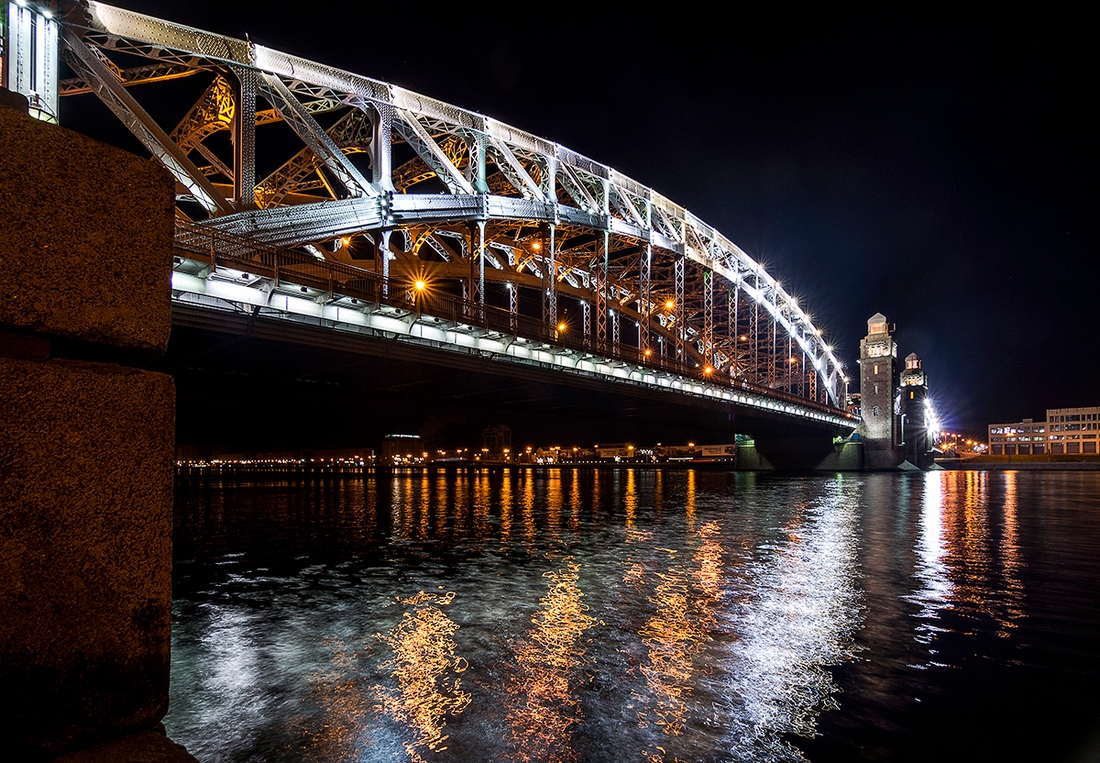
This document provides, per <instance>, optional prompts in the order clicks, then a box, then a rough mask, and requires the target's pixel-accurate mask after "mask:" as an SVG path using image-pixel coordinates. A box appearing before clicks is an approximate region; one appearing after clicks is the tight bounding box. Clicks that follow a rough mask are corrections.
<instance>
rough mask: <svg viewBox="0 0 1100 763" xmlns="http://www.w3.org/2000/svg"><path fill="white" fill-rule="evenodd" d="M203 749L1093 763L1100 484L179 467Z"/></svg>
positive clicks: (180, 707)
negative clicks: (257, 474) (322, 474)
mask: <svg viewBox="0 0 1100 763" xmlns="http://www.w3.org/2000/svg"><path fill="white" fill-rule="evenodd" d="M175 533H176V538H175V544H176V545H175V556H176V568H175V597H176V599H175V610H174V625H173V628H174V632H173V641H172V696H171V703H172V704H171V711H170V713H169V715H168V717H167V719H166V720H165V724H166V726H167V728H168V731H169V734H170V735H171V736H172V737H173V738H174V739H176V740H177V741H179V742H182V743H183V744H185V745H187V747H188V748H189V749H190V750H191V752H192V753H193V754H195V755H196V756H197V757H198V758H199V759H200V760H202V761H208V762H209V763H215V762H217V761H299V760H302V761H402V760H412V761H421V760H423V761H439V762H440V763H444V762H449V761H497V760H499V761H571V760H576V761H599V762H602V761H643V762H644V761H802V760H810V761H814V763H823V762H824V761H849V760H890V761H895V760H899V761H918V760H921V761H926V760H927V761H954V760H959V761H962V760H967V761H982V760H1005V761H1011V760H1036V761H1061V760H1068V761H1091V760H1096V759H1097V758H1098V757H1100V473H1095V472H1092V473H1089V472H1062V473H1033V472H1004V473H998V472H934V473H928V474H915V475H911V474H910V475H900V474H899V475H885V474H883V475H875V474H870V475H851V474H849V475H828V476H806V477H789V476H787V477H779V476H761V475H752V474H724V473H711V472H705V473H697V472H692V471H686V472H668V473H662V472H656V471H642V470H622V471H611V470H608V471H596V472H576V473H574V472H572V471H568V470H562V471H558V470H542V471H516V472H488V471H460V472H450V473H444V472H438V473H436V472H432V473H414V474H405V475H396V476H393V477H378V478H376V477H374V476H366V477H364V476H344V477H327V478H312V479H311V478H300V479H290V480H285V481H277V480H271V479H263V480H261V479H256V480H246V479H223V478H211V479H197V480H191V481H180V482H179V483H178V486H177V495H176V530H175Z"/></svg>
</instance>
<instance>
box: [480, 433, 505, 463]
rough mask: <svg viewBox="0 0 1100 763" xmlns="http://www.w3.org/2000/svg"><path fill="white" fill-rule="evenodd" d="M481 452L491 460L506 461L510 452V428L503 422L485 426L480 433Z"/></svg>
mask: <svg viewBox="0 0 1100 763" xmlns="http://www.w3.org/2000/svg"><path fill="white" fill-rule="evenodd" d="M481 438H482V448H481V452H482V453H483V454H484V455H485V456H486V457H487V458H489V459H491V460H493V461H507V460H509V456H510V454H511V453H512V430H511V428H510V427H508V426H506V425H504V424H494V425H493V426H491V427H486V428H485V429H484V430H483V431H482V433H481Z"/></svg>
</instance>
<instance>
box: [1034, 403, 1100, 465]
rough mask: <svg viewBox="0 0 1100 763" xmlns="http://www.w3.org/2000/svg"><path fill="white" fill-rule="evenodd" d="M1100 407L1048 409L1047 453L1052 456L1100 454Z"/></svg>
mask: <svg viewBox="0 0 1100 763" xmlns="http://www.w3.org/2000/svg"><path fill="white" fill-rule="evenodd" d="M1098 435H1100V406H1093V407H1092V408H1048V409H1047V451H1048V452H1049V453H1051V454H1059V453H1065V454H1066V455H1072V454H1078V453H1080V454H1089V455H1093V454H1096V453H1097V452H1100V450H1098V448H1097V443H1098V442H1100V437H1098Z"/></svg>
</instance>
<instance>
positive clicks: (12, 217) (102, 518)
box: [0, 88, 194, 763]
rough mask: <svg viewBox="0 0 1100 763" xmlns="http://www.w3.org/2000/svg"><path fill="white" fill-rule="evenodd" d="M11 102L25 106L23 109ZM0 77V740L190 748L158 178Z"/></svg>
mask: <svg viewBox="0 0 1100 763" xmlns="http://www.w3.org/2000/svg"><path fill="white" fill-rule="evenodd" d="M20 107H22V108H20ZM26 111H27V109H26V102H25V100H23V101H22V102H21V99H20V97H19V96H15V95H14V94H12V93H9V92H7V91H4V90H3V89H2V88H0V135H3V136H4V151H2V152H0V197H2V199H3V202H2V203H3V205H4V214H3V217H2V218H0V262H3V267H2V268H0V410H2V411H3V414H2V415H0V525H2V526H3V528H4V532H3V535H2V537H0V612H2V613H3V616H2V617H0V687H3V692H2V699H0V702H2V703H3V707H2V708H0V739H2V740H3V742H2V744H3V749H5V750H7V754H8V756H9V758H8V759H11V760H31V761H34V760H47V759H53V758H54V756H57V755H61V757H60V758H56V759H57V760H64V761H65V762H66V763H80V762H81V761H84V762H85V763H86V762H88V761H98V760H112V761H121V762H123V763H125V761H136V760H158V761H165V762H167V763H171V761H192V762H193V761H194V759H193V758H192V757H191V756H190V755H188V754H187V753H186V751H184V750H183V748H182V747H180V746H178V745H175V744H174V743H172V742H171V741H170V740H168V739H167V738H166V737H165V736H164V734H163V727H162V726H160V721H161V719H162V718H163V717H164V714H165V712H166V711H167V708H168V673H169V646H170V641H169V636H170V627H171V569H172V548H171V530H172V452H173V440H174V407H175V389H174V386H173V382H172V379H171V378H170V377H169V376H167V375H165V374H158V373H152V372H149V371H144V370H140V369H138V368H136V367H135V363H137V362H138V361H139V360H140V359H141V358H146V357H150V356H155V355H156V354H159V353H161V352H163V351H164V348H165V346H166V344H167V341H168V333H169V330H170V327H171V318H170V307H169V279H170V271H171V256H172V232H173V197H174V182H173V180H172V178H171V177H170V176H169V175H168V174H167V172H165V171H164V170H163V169H162V168H160V167H158V166H156V165H155V164H153V163H152V162H150V161H147V160H142V159H139V158H138V157H136V156H133V155H131V154H129V153H126V152H124V151H121V150H119V149H114V148H110V147H108V146H105V145H102V144H99V143H97V142H96V141H93V140H90V139H88V138H85V137H82V136H80V135H77V134H75V133H71V132H69V131H67V130H64V129H62V128H60V127H56V126H53V125H49V124H46V123H44V122H41V121H38V120H35V119H32V118H31V117H30V116H28V115H27V113H26Z"/></svg>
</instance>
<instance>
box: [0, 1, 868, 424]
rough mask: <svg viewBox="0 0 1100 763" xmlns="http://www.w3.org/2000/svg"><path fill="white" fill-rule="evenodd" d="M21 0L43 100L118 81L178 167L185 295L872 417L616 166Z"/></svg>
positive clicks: (142, 130)
mask: <svg viewBox="0 0 1100 763" xmlns="http://www.w3.org/2000/svg"><path fill="white" fill-rule="evenodd" d="M46 5H50V6H52V8H53V9H52V11H51V10H50V9H49V8H47V7H46ZM7 13H8V15H7V25H8V29H7V30H6V34H7V41H8V42H7V47H6V49H5V51H4V55H5V62H4V76H5V78H6V81H7V84H8V86H9V88H10V89H13V90H17V91H19V92H23V93H24V94H27V95H28V96H29V98H30V100H31V105H32V112H34V113H36V115H38V116H39V117H40V118H44V119H47V120H53V121H56V119H57V115H58V99H59V98H62V97H65V98H68V97H73V98H78V97H82V96H83V97H97V98H98V99H99V100H100V101H102V103H103V104H105V105H106V106H107V108H108V109H110V111H111V112H113V114H114V115H115V116H116V117H117V118H118V120H119V121H120V122H121V123H122V124H123V125H125V127H126V128H128V130H129V131H130V132H131V133H132V134H133V136H134V137H136V138H137V140H139V141H140V142H141V143H142V144H143V145H144V146H145V148H146V149H147V150H148V151H149V152H150V153H151V154H152V156H153V157H155V158H156V159H157V160H159V161H160V162H161V163H162V164H163V165H164V166H165V167H166V168H167V169H168V170H169V171H170V172H171V173H172V175H173V176H174V177H175V179H176V181H177V208H176V212H177V235H176V250H177V251H176V254H177V256H176V260H175V262H176V265H175V273H174V275H173V299H174V300H175V301H176V303H178V304H180V305H191V306H199V307H208V308H213V309H223V310H224V309H231V310H237V311H250V312H251V313H252V315H253V316H256V315H262V316H274V317H282V318H285V319H287V320H294V321H322V322H324V321H328V322H329V323H331V324H332V325H333V326H334V327H335V328H345V329H355V330H363V331H374V332H381V333H382V334H385V335H386V336H391V335H392V336H394V337H403V338H405V339H408V340H416V341H423V342H434V343H437V344H440V345H452V346H456V347H460V348H461V347H466V348H473V349H475V350H477V351H479V352H482V353H483V354H484V353H488V354H494V353H495V354H497V355H499V356H500V357H501V358H502V359H504V360H511V361H516V362H538V363H543V364H550V365H552V366H556V367H560V368H561V369H562V370H564V371H571V372H583V373H596V374H601V373H602V374H605V375H607V376H608V377H609V378H611V377H619V378H621V379H627V380H633V381H635V382H637V383H639V384H651V385H655V386H665V387H671V388H674V389H679V390H682V391H683V392H684V393H685V394H696V395H705V396H711V397H720V398H725V399H728V400H730V401H732V402H734V403H736V404H740V405H747V406H755V407H757V408H768V409H772V410H778V411H780V412H782V413H784V414H787V415H791V416H795V417H799V418H803V419H806V418H809V419H815V420H818V421H819V422H821V423H826V424H828V425H829V426H832V427H834V428H836V429H838V430H839V429H847V430H850V429H851V428H853V427H854V425H855V420H854V419H852V418H851V417H849V416H848V415H847V414H845V413H844V412H843V410H842V409H843V403H844V397H845V389H846V382H847V379H846V378H845V375H844V372H843V370H842V365H841V363H840V362H839V361H838V359H837V357H836V355H835V354H834V352H833V350H832V348H831V347H830V346H829V345H828V344H827V342H826V340H825V339H824V338H823V336H822V332H821V331H820V330H819V329H818V328H816V327H815V326H814V324H813V323H812V321H811V319H810V316H809V315H808V314H807V312H806V311H805V310H804V309H803V307H802V306H801V305H800V304H799V303H798V301H797V299H796V298H795V297H793V296H792V295H790V294H789V293H788V292H786V291H785V290H784V289H783V287H782V286H781V285H780V282H779V281H777V280H776V278H775V277H773V276H772V275H771V274H769V273H768V272H767V271H766V270H765V269H764V267H763V266H762V265H761V264H760V263H759V262H758V261H756V260H754V259H753V258H752V257H750V256H749V255H748V254H746V253H745V252H744V251H742V250H741V249H740V248H739V247H737V246H736V245H735V244H734V243H733V242H731V241H730V240H729V239H728V238H726V237H725V236H724V235H722V234H721V233H720V232H719V231H717V230H715V229H714V228H713V227H712V226H710V225H707V224H706V223H705V222H703V221H702V220H700V219H699V218H697V217H696V216H695V215H693V214H692V213H691V212H689V211H688V210H686V209H684V208H683V207H680V206H678V205H676V204H675V203H673V202H672V201H670V200H668V199H666V198H665V197H663V196H661V195H660V194H658V193H657V192H655V191H653V190H652V189H650V188H647V187H645V186H643V185H642V184H640V183H638V182H636V181H634V180H632V179H631V178H629V177H627V176H625V175H623V174H621V173H619V172H617V171H615V170H614V169H612V168H611V167H608V166H606V165H603V164H600V163H598V162H596V161H593V160H591V159H588V158H587V157H584V156H582V155H580V154H578V153H576V152H574V151H571V150H569V149H567V148H565V147H564V146H561V145H558V144H556V143H553V142H550V141H547V140H544V139H542V138H539V137H537V136H535V135H532V134H530V133H527V132H524V131H522V130H518V129H516V128H513V127H510V126H508V125H506V124H503V123H501V122H498V121H496V120H494V119H492V118H490V117H487V116H484V115H481V114H476V113H473V112H470V111H466V110H463V109H461V108H458V107H455V106H452V105H449V104H447V103H443V102H441V101H438V100H435V99H432V98H428V97H425V96H422V95H419V94H417V93H414V92H410V91H408V90H404V89H402V88H400V87H398V86H396V85H392V84H386V83H383V82H379V81H376V80H372V79H369V78H367V77H364V76H360V75H358V74H352V73H349V72H345V71H340V70H337V69H334V68H331V67H328V66H325V65H322V64H318V63H314V62H312V61H307V60H304V59H301V58H297V57H294V56H290V55H287V54H284V53H281V52H279V51H276V50H272V49H270V48H266V47H264V46H261V45H256V44H253V43H251V42H249V41H243V40H237V39H233V38H230V37H225V36H222V35H218V34H214V33H210V32H205V31H200V30H197V29H192V28H189V27H185V26H182V25H179V24H175V23H172V22H170V21H165V20H160V19H154V18H150V17H147V16H144V15H141V14H137V13H133V12H130V11H127V10H124V9H120V8H117V7H112V6H109V5H105V4H102V3H98V2H62V3H49V4H40V5H37V6H36V5H34V4H33V3H30V2H23V0H20V2H11V3H8V12H7ZM61 61H64V62H65V64H67V67H68V69H69V71H65V70H64V69H63V68H62V66H61ZM196 94H197V97H196ZM143 103H144V104H146V105H145V106H143V105H142V104H143ZM149 104H154V105H155V107H156V108H153V107H152V106H150V105H149ZM154 112H155V113H156V114H157V117H154V116H153V113H154ZM165 114H170V116H169V117H168V118H167V119H166V118H165V116H164V115H165Z"/></svg>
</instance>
